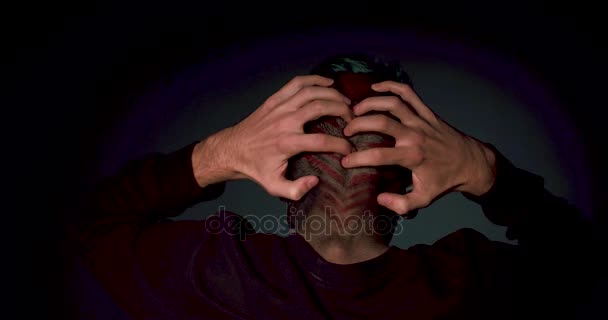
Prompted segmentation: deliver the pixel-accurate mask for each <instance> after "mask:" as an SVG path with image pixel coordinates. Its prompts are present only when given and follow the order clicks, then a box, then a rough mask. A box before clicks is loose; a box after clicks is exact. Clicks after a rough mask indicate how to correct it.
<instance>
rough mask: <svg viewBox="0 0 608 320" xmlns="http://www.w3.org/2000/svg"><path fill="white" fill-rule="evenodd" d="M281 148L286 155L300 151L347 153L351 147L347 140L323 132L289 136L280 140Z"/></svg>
mask: <svg viewBox="0 0 608 320" xmlns="http://www.w3.org/2000/svg"><path fill="white" fill-rule="evenodd" d="M281 148H282V149H283V151H285V152H286V153H287V155H288V156H293V155H296V154H298V153H301V152H335V153H339V154H342V155H347V154H349V153H350V152H351V149H352V147H351V145H350V142H348V140H346V139H342V138H338V137H334V136H330V135H328V134H324V133H306V134H300V135H294V136H291V137H290V138H287V139H283V140H282V145H281Z"/></svg>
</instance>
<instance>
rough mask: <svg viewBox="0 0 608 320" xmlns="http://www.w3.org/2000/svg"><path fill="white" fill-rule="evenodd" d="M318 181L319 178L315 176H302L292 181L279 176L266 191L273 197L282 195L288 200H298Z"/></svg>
mask: <svg viewBox="0 0 608 320" xmlns="http://www.w3.org/2000/svg"><path fill="white" fill-rule="evenodd" d="M317 183H319V178H318V177H316V176H304V177H300V178H298V179H296V180H294V181H290V180H287V179H285V178H284V177H281V179H279V180H278V181H275V182H274V183H273V186H272V188H270V189H269V190H268V192H269V193H270V194H271V195H272V196H275V197H282V198H286V199H289V200H293V201H297V200H300V199H301V198H302V197H303V196H304V195H305V194H306V193H307V192H308V191H310V189H312V188H314V187H315V186H316V185H317Z"/></svg>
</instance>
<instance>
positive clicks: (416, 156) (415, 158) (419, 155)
mask: <svg viewBox="0 0 608 320" xmlns="http://www.w3.org/2000/svg"><path fill="white" fill-rule="evenodd" d="M411 159H412V162H413V163H415V164H419V163H421V162H422V160H423V159H424V154H423V152H422V149H420V148H414V149H413V151H412V155H411Z"/></svg>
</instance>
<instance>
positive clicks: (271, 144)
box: [79, 76, 352, 318]
mask: <svg viewBox="0 0 608 320" xmlns="http://www.w3.org/2000/svg"><path fill="white" fill-rule="evenodd" d="M330 84H331V81H330V80H328V79H325V78H322V77H319V76H307V77H296V78H295V79H294V80H292V81H290V82H289V83H288V84H287V85H286V86H284V87H283V88H282V89H281V90H279V91H278V92H277V93H275V94H274V95H273V96H271V97H270V98H269V99H268V100H267V101H266V102H265V103H264V104H263V105H262V106H260V107H259V108H258V109H257V110H256V111H255V112H253V113H252V114H251V115H250V116H249V117H247V118H246V119H244V120H243V121H241V122H240V123H238V124H237V125H235V126H233V127H229V128H226V129H224V130H222V131H220V132H218V133H216V134H214V135H212V136H210V137H208V138H207V139H205V140H203V141H201V142H199V143H197V144H191V145H189V146H187V147H185V148H183V149H181V150H178V151H176V152H173V153H170V154H151V155H149V156H147V157H145V158H142V159H139V160H137V161H134V162H131V163H130V164H128V165H127V166H126V167H125V168H124V169H123V170H121V171H120V172H119V173H118V174H116V175H115V176H113V177H110V178H108V179H107V180H105V181H104V182H103V183H101V184H100V185H99V188H97V191H96V192H94V194H93V196H92V197H91V201H90V202H89V203H90V206H89V210H88V211H85V212H84V213H83V214H86V215H87V218H88V220H89V223H88V224H87V226H86V227H85V228H83V229H82V231H81V232H80V233H79V245H80V246H79V249H80V255H81V257H82V258H83V260H84V263H85V266H86V267H87V269H88V270H89V271H90V272H92V273H93V274H94V276H95V277H96V278H97V280H99V281H100V282H101V284H102V285H103V286H104V287H105V289H106V290H108V291H109V293H110V294H111V295H112V296H113V297H114V299H115V300H116V301H117V302H118V303H119V304H120V305H122V306H123V307H125V308H126V310H127V312H128V313H129V314H132V315H135V316H140V317H144V316H145V315H146V314H147V313H149V312H154V311H151V308H149V307H150V306H151V305H152V306H154V308H157V311H158V310H164V311H165V312H170V313H173V315H172V317H175V318H185V317H186V316H177V315H188V316H190V315H192V314H199V315H200V314H209V312H210V311H209V310H204V308H205V306H206V305H207V306H208V305H209V304H204V303H196V302H200V301H199V300H196V299H200V296H199V295H200V293H199V292H196V289H195V288H194V287H195V284H194V283H193V281H194V280H192V278H191V273H192V270H190V269H189V268H190V266H191V263H192V261H193V260H194V259H195V257H196V259H213V263H214V264H217V267H218V268H219V269H220V270H222V271H224V272H227V273H229V271H230V270H233V269H234V263H228V262H226V261H228V260H229V259H228V260H227V257H226V255H228V254H229V253H227V251H229V250H223V249H224V248H228V246H230V245H233V246H236V245H237V244H236V243H237V242H238V241H233V240H235V239H238V238H235V237H233V236H235V235H240V234H241V233H243V232H245V231H244V230H241V229H239V230H234V229H233V228H234V225H226V227H229V228H230V230H229V231H231V232H219V233H218V232H211V231H210V230H212V228H208V227H209V226H211V224H209V225H207V224H206V223H207V221H205V220H200V221H179V222H168V223H160V222H166V219H165V218H167V217H173V216H176V215H178V214H180V213H181V212H183V211H184V210H185V209H187V208H188V207H190V206H192V205H194V204H196V203H198V202H200V201H205V200H211V199H214V198H217V197H218V196H220V195H221V194H222V192H223V191H224V187H225V181H228V180H232V179H241V178H247V179H251V180H254V181H255V182H257V183H259V184H260V185H261V186H262V187H264V188H265V189H266V190H267V191H268V192H269V193H271V194H272V195H276V196H281V197H284V198H288V199H292V200H297V199H298V198H299V197H301V196H302V195H303V194H304V193H306V192H307V191H308V190H310V188H312V187H314V184H315V183H316V181H317V180H316V177H310V176H309V177H302V178H299V179H298V180H296V181H289V180H287V179H285V177H284V176H283V174H284V169H285V167H286V165H287V161H288V159H289V158H290V157H291V156H293V155H295V154H298V153H300V152H304V151H310V152H338V153H342V154H345V153H348V152H350V144H349V143H348V141H346V140H344V139H339V138H337V137H331V136H328V135H309V134H304V132H303V125H304V123H306V122H307V121H310V120H313V119H316V118H318V117H321V116H325V115H333V116H341V117H343V118H345V120H350V119H352V112H351V111H350V109H349V108H348V106H347V105H346V103H345V97H344V96H343V95H341V94H339V93H338V92H337V91H335V90H334V89H329V88H326V87H327V86H329V85H330ZM311 178H312V180H311ZM232 218H234V216H232V217H231V220H230V221H225V222H226V223H227V224H228V223H231V221H233V220H232ZM220 223H222V221H220ZM237 225H238V227H239V228H240V227H243V228H246V227H247V225H246V224H242V223H238V224H237ZM232 231H235V232H232ZM233 249H234V248H233ZM233 251H235V250H233ZM201 256H202V257H201ZM233 258H234V259H238V257H233ZM232 261H233V260H232ZM202 271H208V270H202ZM226 278H229V279H232V281H235V282H238V279H237V277H236V276H234V275H233V274H231V276H228V277H217V279H216V278H213V277H211V278H209V277H205V279H203V281H204V282H205V283H209V282H212V281H219V282H222V281H226ZM215 287H217V288H223V285H217V286H215ZM226 289H227V290H228V291H230V294H233V295H234V296H235V297H236V296H238V294H237V293H236V292H237V291H238V290H237V288H236V285H235V286H231V285H228V288H226ZM232 289H234V290H232ZM233 291H234V292H233ZM233 298H234V297H233ZM193 299H194V300H193ZM186 302H190V303H189V304H188V303H186ZM152 309H153V308H152ZM154 316H156V315H154Z"/></svg>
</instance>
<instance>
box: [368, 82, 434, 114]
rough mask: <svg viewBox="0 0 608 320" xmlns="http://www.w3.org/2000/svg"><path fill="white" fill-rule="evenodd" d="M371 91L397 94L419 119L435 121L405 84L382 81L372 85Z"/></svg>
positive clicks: (428, 110) (427, 108) (430, 112)
mask: <svg viewBox="0 0 608 320" xmlns="http://www.w3.org/2000/svg"><path fill="white" fill-rule="evenodd" d="M372 90H374V91H377V92H388V91H390V92H392V93H394V94H398V95H399V96H400V97H401V98H402V99H403V100H405V101H406V102H407V103H409V104H410V105H411V106H412V108H414V110H416V112H417V113H418V115H419V116H420V117H422V118H423V119H425V120H427V121H433V122H434V121H436V118H435V114H434V113H433V111H431V109H429V107H427V106H426V105H425V104H424V102H422V100H421V99H420V97H418V95H417V94H416V92H414V90H413V89H412V87H410V86H408V85H407V84H404V83H400V82H395V81H384V82H379V83H375V84H373V85H372Z"/></svg>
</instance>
